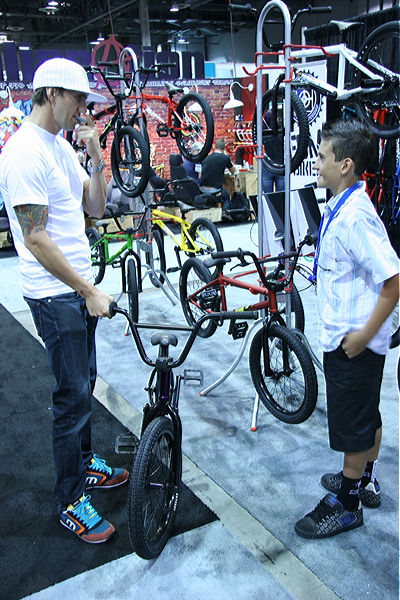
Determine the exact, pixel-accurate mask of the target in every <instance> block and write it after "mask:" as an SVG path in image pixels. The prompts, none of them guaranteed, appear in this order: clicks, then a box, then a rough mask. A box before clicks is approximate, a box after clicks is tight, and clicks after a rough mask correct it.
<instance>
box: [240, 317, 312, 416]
mask: <svg viewBox="0 0 400 600" xmlns="http://www.w3.org/2000/svg"><path fill="white" fill-rule="evenodd" d="M249 363H250V373H251V378H252V380H253V384H254V387H255V388H256V390H257V392H258V394H259V396H260V399H261V402H262V403H263V404H264V406H265V407H266V408H267V409H268V410H269V411H270V413H272V414H273V415H274V417H276V418H277V419H279V420H280V421H283V422H284V423H291V424H297V423H303V422H304V421H306V420H307V419H308V418H309V417H310V415H311V414H312V412H313V410H314V408H315V405H316V402H317V394H318V385H317V376H316V373H315V369H314V365H313V363H312V360H311V357H310V355H309V354H308V352H307V350H306V348H305V347H304V346H303V344H302V343H301V342H300V340H299V339H298V338H297V337H296V335H295V334H294V333H293V332H291V331H290V330H289V329H287V328H286V327H283V326H282V325H277V324H276V323H273V324H271V325H270V327H269V328H268V333H267V334H266V333H265V330H264V328H263V329H260V330H259V331H257V333H256V334H255V336H254V338H253V340H252V342H251V346H250V351H249Z"/></svg>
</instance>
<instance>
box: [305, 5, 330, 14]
mask: <svg viewBox="0 0 400 600" xmlns="http://www.w3.org/2000/svg"><path fill="white" fill-rule="evenodd" d="M307 8H308V12H309V13H310V14H311V13H314V14H316V13H320V14H322V13H330V12H332V6H308V7H307Z"/></svg>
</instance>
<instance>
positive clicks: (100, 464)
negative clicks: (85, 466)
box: [89, 454, 112, 475]
mask: <svg viewBox="0 0 400 600" xmlns="http://www.w3.org/2000/svg"><path fill="white" fill-rule="evenodd" d="M93 461H94V462H92V463H91V464H90V465H89V469H95V470H96V471H99V472H100V473H107V474H108V475H111V473H112V469H111V467H109V466H108V465H106V461H105V460H102V459H101V458H99V456H98V455H97V454H93Z"/></svg>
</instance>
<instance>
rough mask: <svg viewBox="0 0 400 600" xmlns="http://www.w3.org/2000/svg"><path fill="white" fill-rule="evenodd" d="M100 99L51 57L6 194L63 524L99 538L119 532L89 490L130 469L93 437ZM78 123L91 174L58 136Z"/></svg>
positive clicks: (17, 145)
mask: <svg viewBox="0 0 400 600" xmlns="http://www.w3.org/2000/svg"><path fill="white" fill-rule="evenodd" d="M90 101H94V102H105V101H106V99H105V98H104V97H103V96H99V95H98V94H94V93H92V92H91V90H90V87H89V81H88V78H87V75H86V72H85V70H84V69H83V68H82V67H81V66H80V65H78V64H77V63H75V62H72V61H69V60H66V59H64V58H55V59H51V60H48V61H46V62H44V63H43V64H41V65H40V66H39V67H38V69H37V70H36V72H35V75H34V78H33V96H32V112H31V115H30V116H29V117H28V118H27V119H26V120H25V121H24V122H23V123H22V125H21V127H20V128H19V130H18V131H17V132H16V133H15V134H14V135H13V136H12V137H11V138H10V140H9V141H8V142H7V144H6V145H5V147H4V149H3V151H2V154H1V156H0V191H1V193H2V195H3V198H4V201H5V204H6V208H7V213H8V216H9V219H10V226H11V230H12V234H13V238H14V242H15V247H16V250H17V253H18V256H19V271H20V287H21V290H22V293H23V296H24V298H25V300H26V302H27V303H28V305H29V307H30V310H31V313H32V316H33V319H34V322H35V325H36V329H37V333H38V335H39V336H40V337H41V338H42V340H43V341H44V344H45V347H46V351H47V356H48V360H49V365H50V368H51V370H52V372H53V374H54V377H55V379H56V384H55V387H54V390H53V396H52V399H53V429H52V438H53V455H54V462H55V470H56V481H55V488H54V489H55V494H56V497H57V501H58V512H59V515H60V522H61V524H62V525H64V526H65V527H66V528H67V529H69V530H70V531H72V532H73V533H75V534H76V535H77V536H78V537H79V538H80V539H82V540H84V541H85V542H89V543H93V544H97V543H100V542H105V541H106V540H108V539H109V538H110V537H111V536H112V535H113V533H114V531H115V529H114V527H113V525H111V523H109V522H108V521H106V520H105V519H103V518H102V517H100V515H98V513H97V512H96V510H95V509H94V508H93V507H92V505H91V503H90V496H89V495H87V493H86V491H87V490H89V489H102V490H110V489H112V488H114V487H116V486H119V485H121V484H123V483H125V482H126V481H127V479H128V472H127V471H126V470H125V469H114V468H112V467H109V466H108V465H107V464H106V462H105V461H104V460H102V459H100V458H99V456H98V455H97V454H94V453H93V450H92V443H91V424H90V416H91V397H92V392H93V389H94V385H95V380H96V348H95V329H96V325H97V319H98V317H109V316H110V315H109V312H108V308H109V305H110V302H112V301H113V298H112V297H111V296H109V295H108V294H105V293H104V292H102V291H101V290H100V289H98V288H96V287H95V286H94V285H93V275H92V272H91V262H90V248H89V244H88V240H87V237H86V235H85V218H84V215H85V213H86V214H87V215H89V216H92V217H96V218H101V217H102V216H103V213H104V209H105V205H106V195H107V184H106V180H105V177H104V171H103V170H104V162H103V159H102V155H101V148H100V144H99V137H98V132H97V127H96V125H95V123H94V121H93V119H92V118H91V117H90V115H89V114H88V113H87V110H86V103H87V102H90ZM82 113H84V115H85V116H84V120H83V121H82V123H81V124H79V126H78V127H77V125H78V123H79V122H80V120H79V117H80V115H81V114H82ZM76 127H77V128H76ZM74 129H75V130H76V137H77V141H78V143H79V144H83V140H85V145H86V149H87V153H88V154H89V156H90V157H91V159H90V161H89V163H88V168H89V170H90V173H91V176H90V177H89V176H88V175H87V173H86V172H85V171H84V169H82V167H81V165H80V164H79V161H78V158H77V156H76V153H75V151H74V150H73V148H72V146H71V145H70V144H69V143H68V142H67V141H66V140H65V139H64V138H63V137H62V136H60V135H58V134H59V132H60V131H61V130H64V131H72V130H74ZM35 433H36V435H40V432H35ZM40 510H41V507H40V506H38V507H37V515H38V516H37V518H38V519H39V518H40Z"/></svg>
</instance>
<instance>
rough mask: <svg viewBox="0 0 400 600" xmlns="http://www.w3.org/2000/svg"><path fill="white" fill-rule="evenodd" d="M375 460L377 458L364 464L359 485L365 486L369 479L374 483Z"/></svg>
mask: <svg viewBox="0 0 400 600" xmlns="http://www.w3.org/2000/svg"><path fill="white" fill-rule="evenodd" d="M377 462H378V460H371V461H369V462H367V464H366V465H365V469H364V474H363V476H362V479H361V487H366V486H367V485H368V484H369V482H370V481H372V483H374V481H375V471H376V463H377Z"/></svg>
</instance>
